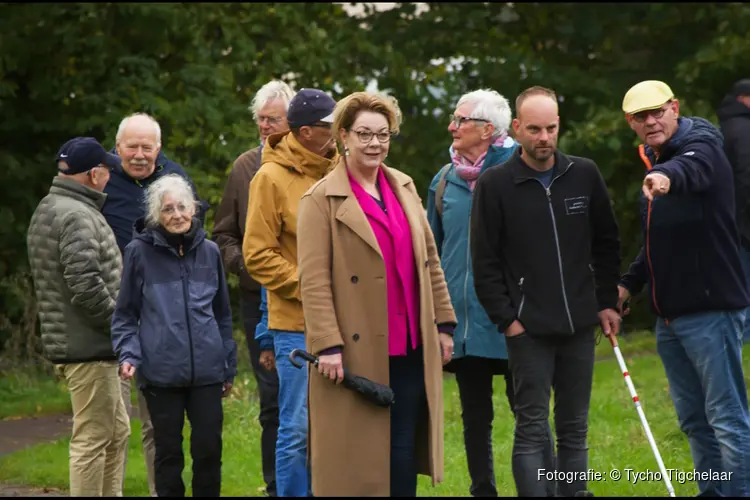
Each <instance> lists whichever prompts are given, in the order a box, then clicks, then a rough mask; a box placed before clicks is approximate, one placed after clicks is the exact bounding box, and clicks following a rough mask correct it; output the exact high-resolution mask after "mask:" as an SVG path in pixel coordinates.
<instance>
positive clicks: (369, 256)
mask: <svg viewBox="0 0 750 500" xmlns="http://www.w3.org/2000/svg"><path fill="white" fill-rule="evenodd" d="M382 168H383V169H384V173H385V176H386V178H387V179H388V181H389V183H390V185H391V186H392V188H393V191H394V194H395V195H396V197H397V198H398V200H399V201H400V203H401V206H402V207H403V209H404V212H405V214H406V217H407V218H408V220H409V225H410V227H411V233H412V241H413V246H414V259H415V261H416V264H417V272H418V278H419V290H420V311H421V317H420V327H421V332H422V339H423V352H424V367H425V373H424V380H425V387H426V393H427V405H428V414H429V420H428V421H425V422H424V424H423V425H421V426H420V429H419V431H418V438H417V460H418V472H419V473H420V474H423V475H428V476H431V477H432V483H433V485H435V484H438V483H440V482H442V480H443V377H442V362H441V357H440V342H439V337H438V330H437V326H436V325H437V324H439V323H451V322H452V323H455V321H456V317H455V314H454V312H453V307H452V305H451V301H450V297H449V295H448V288H447V286H446V283H445V278H444V276H443V271H442V269H441V267H440V261H439V259H438V254H437V249H436V246H435V240H434V238H433V235H432V231H431V230H430V227H429V224H428V222H427V218H426V216H425V213H424V210H423V208H422V203H421V200H420V198H419V195H418V194H417V191H416V189H415V187H414V182H413V181H412V179H411V178H410V177H409V176H407V175H406V174H403V173H401V172H399V171H398V170H394V169H391V168H388V167H385V166H383V167H382ZM297 228H298V238H299V239H298V264H299V274H300V289H301V295H302V304H303V309H304V316H305V336H306V345H307V349H308V351H309V352H311V353H312V354H314V355H316V356H317V355H318V354H319V353H320V352H321V351H322V350H324V349H327V348H329V347H333V346H336V345H343V346H344V349H343V362H344V367H345V368H346V369H347V370H349V371H350V372H352V373H353V374H354V375H359V376H362V377H366V378H369V379H370V380H373V381H375V382H379V383H381V384H385V385H388V384H389V362H388V359H389V358H388V311H387V298H386V284H385V264H384V261H383V257H382V254H381V253H380V249H379V246H378V242H377V239H376V238H375V234H374V232H373V231H372V229H371V227H370V223H369V221H368V220H367V217H366V216H365V214H364V212H363V211H362V209H361V208H360V206H359V202H358V201H357V199H356V197H355V196H354V193H353V192H352V189H351V186H350V184H349V179H348V176H347V171H346V167H345V164H344V162H343V160H342V161H340V162H339V163H338V165H337V166H336V167H335V168H334V170H333V171H332V172H331V173H330V174H329V175H328V176H327V177H325V178H324V179H323V180H321V181H319V182H318V183H317V184H315V185H314V186H313V187H312V188H311V189H310V190H309V191H308V192H307V193H306V194H305V195H304V196H303V197H302V200H301V201H300V208H299V220H298V226H297ZM309 408H310V412H309V415H310V416H309V418H310V434H309V454H310V460H311V462H310V467H311V473H312V491H313V495H315V496H355V497H356V496H389V494H390V412H389V410H388V409H383V408H379V407H377V406H375V405H373V404H372V403H369V402H367V401H365V400H364V399H363V398H362V397H361V396H359V395H357V394H356V393H354V392H352V391H350V390H348V389H345V388H344V387H343V386H341V385H335V384H334V383H333V382H331V381H330V380H328V379H325V378H323V376H322V375H320V374H319V373H318V372H317V370H315V369H312V370H311V371H310V384H309Z"/></svg>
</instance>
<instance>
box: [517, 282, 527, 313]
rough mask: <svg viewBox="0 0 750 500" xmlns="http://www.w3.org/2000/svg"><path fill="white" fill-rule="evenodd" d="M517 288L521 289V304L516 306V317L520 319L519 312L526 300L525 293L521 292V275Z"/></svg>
mask: <svg viewBox="0 0 750 500" xmlns="http://www.w3.org/2000/svg"><path fill="white" fill-rule="evenodd" d="M518 288H519V289H520V290H521V304H520V305H519V306H518V319H519V320H520V319H521V313H522V312H523V304H524V302H526V294H525V293H523V277H522V278H521V279H520V280H519V281H518Z"/></svg>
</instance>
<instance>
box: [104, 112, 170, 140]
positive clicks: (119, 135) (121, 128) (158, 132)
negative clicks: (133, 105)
mask: <svg viewBox="0 0 750 500" xmlns="http://www.w3.org/2000/svg"><path fill="white" fill-rule="evenodd" d="M139 116H142V117H144V118H146V119H148V120H149V121H150V122H151V123H153V124H154V131H155V132H156V144H157V145H161V127H160V126H159V122H157V121H156V120H155V119H154V117H153V116H151V115H149V114H146V113H133V114H132V115H130V116H126V117H125V118H123V119H122V121H121V122H120V126H119V127H117V135H116V136H115V141H117V142H118V143H119V142H120V139H121V138H122V134H124V133H125V128H127V126H128V123H129V122H130V120H131V119H132V118H136V117H139Z"/></svg>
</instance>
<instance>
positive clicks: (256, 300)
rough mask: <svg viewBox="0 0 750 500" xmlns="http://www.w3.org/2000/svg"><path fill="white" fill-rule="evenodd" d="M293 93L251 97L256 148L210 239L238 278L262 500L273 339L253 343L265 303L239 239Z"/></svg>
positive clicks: (242, 165)
mask: <svg viewBox="0 0 750 500" xmlns="http://www.w3.org/2000/svg"><path fill="white" fill-rule="evenodd" d="M293 97H294V91H293V90H292V89H291V88H290V87H289V85H287V84H286V83H284V82H282V81H280V80H272V81H270V82H268V83H266V84H265V85H263V86H262V87H261V88H260V89H259V90H258V92H257V93H256V94H255V98H254V99H253V102H252V105H251V106H250V108H251V110H252V113H253V118H254V119H255V122H256V124H257V125H258V133H259V135H260V144H259V145H258V146H257V147H254V148H252V149H250V150H248V151H245V152H244V153H242V154H241V155H240V156H239V157H238V158H237V159H236V160H235V162H234V166H233V168H232V171H231V172H230V173H229V178H228V179H227V184H226V187H225V188H224V197H223V198H222V200H221V204H220V205H219V208H218V210H217V211H216V218H215V222H214V230H213V237H214V239H215V240H216V243H217V244H218V245H219V247H220V248H221V255H222V258H223V259H224V267H225V268H226V269H227V270H228V271H229V272H231V273H234V274H236V275H237V276H239V279H240V308H241V311H242V320H243V323H244V327H245V339H246V340H247V348H248V350H249V352H250V364H251V365H252V368H253V374H254V375H255V380H256V382H257V384H258V396H259V397H258V399H259V400H260V415H259V420H260V425H261V428H262V429H263V430H262V432H261V438H260V446H261V456H262V462H263V480H264V481H265V483H266V493H267V494H268V496H271V497H274V496H276V479H275V476H276V439H277V437H278V429H279V402H278V395H279V377H278V375H277V374H276V368H275V363H274V353H273V338H272V337H270V336H268V335H266V336H261V337H259V338H258V339H257V340H256V338H255V337H256V331H258V332H259V333H260V332H261V331H262V332H263V333H265V332H266V331H267V319H266V322H265V324H263V323H264V322H263V317H262V314H261V312H262V311H261V309H267V308H266V305H265V300H264V299H265V290H263V289H262V287H261V286H260V284H259V283H258V282H257V281H255V280H253V279H252V278H251V277H250V275H249V274H248V272H247V269H245V261H244V259H243V258H242V240H243V239H244V237H245V222H246V219H247V206H248V198H249V196H248V195H249V191H250V181H251V180H252V179H253V177H254V176H255V174H256V172H258V169H259V168H260V159H261V154H262V152H263V147H264V145H265V142H266V139H268V137H269V136H270V135H272V134H276V133H279V132H285V131H288V130H289V124H288V123H287V120H286V113H287V109H288V108H289V102H290V101H291V99H292V98H293Z"/></svg>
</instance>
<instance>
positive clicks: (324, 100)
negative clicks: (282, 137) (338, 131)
mask: <svg viewBox="0 0 750 500" xmlns="http://www.w3.org/2000/svg"><path fill="white" fill-rule="evenodd" d="M335 106H336V101H334V100H333V98H332V97H331V96H329V95H328V94H326V93H325V92H323V91H322V90H318V89H302V90H300V91H299V92H297V94H296V95H295V96H294V97H293V98H292V100H291V101H290V102H289V110H288V111H287V113H286V120H287V121H288V122H289V127H290V128H299V127H304V126H305V125H312V124H314V123H316V122H324V123H333V108H334V107H335Z"/></svg>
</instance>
